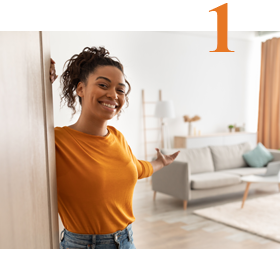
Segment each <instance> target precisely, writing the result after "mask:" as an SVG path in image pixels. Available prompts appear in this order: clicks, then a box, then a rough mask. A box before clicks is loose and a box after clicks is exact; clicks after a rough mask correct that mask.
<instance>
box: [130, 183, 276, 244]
mask: <svg viewBox="0 0 280 280" xmlns="http://www.w3.org/2000/svg"><path fill="white" fill-rule="evenodd" d="M273 193H279V189H278V186H277V185H275V186H274V185H272V186H270V187H268V188H267V189H266V191H265V192H264V191H263V190H262V191H260V190H256V191H254V190H253V191H250V192H249V194H248V198H247V200H249V199H252V198H256V197H260V196H265V195H270V194H273ZM242 197H243V193H240V194H237V195H236V194H235V195H228V196H223V197H218V198H214V199H204V200H199V201H190V202H189V203H188V208H187V210H183V201H181V200H178V199H175V198H173V197H171V196H168V195H165V194H161V193H157V195H156V201H153V191H152V188H151V185H150V183H147V181H146V180H140V181H138V183H137V185H136V187H135V192H134V197H133V211H134V216H135V218H136V221H135V222H134V223H133V237H134V243H135V246H136V248H137V249H208V248H209V249H210V248H211V249H254V248H258V249H262V248H264V249H280V243H277V242H274V241H272V240H269V239H265V238H263V237H260V236H257V235H254V234H251V233H248V232H244V231H242V230H239V229H236V228H232V227H229V226H226V225H224V224H220V223H218V222H215V221H212V220H208V219H206V218H203V217H200V216H197V215H194V214H192V212H193V211H194V210H196V209H201V208H206V207H210V206H215V205H220V204H225V203H227V202H233V201H240V203H241V201H242Z"/></svg>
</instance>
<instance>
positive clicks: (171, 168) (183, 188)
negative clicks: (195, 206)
mask: <svg viewBox="0 0 280 280" xmlns="http://www.w3.org/2000/svg"><path fill="white" fill-rule="evenodd" d="M152 189H153V190H154V191H156V192H162V193H165V194H169V195H172V196H174V197H176V198H179V199H182V200H188V199H189V191H190V167H189V165H188V163H187V162H181V161H173V163H171V164H170V165H167V166H165V167H163V168H162V169H160V170H158V171H157V172H155V173H154V174H153V175H152Z"/></svg>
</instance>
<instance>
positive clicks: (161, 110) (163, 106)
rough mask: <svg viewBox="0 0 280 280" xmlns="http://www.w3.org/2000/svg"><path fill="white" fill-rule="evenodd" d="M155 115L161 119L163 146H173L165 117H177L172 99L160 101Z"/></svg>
mask: <svg viewBox="0 0 280 280" xmlns="http://www.w3.org/2000/svg"><path fill="white" fill-rule="evenodd" d="M155 116H156V117H158V118H160V119H161V136H162V137H161V139H162V148H171V145H170V138H169V133H168V128H167V125H166V123H165V122H164V119H171V118H175V110H174V106H173V102H172V101H171V100H166V101H158V102H157V104H156V109H155Z"/></svg>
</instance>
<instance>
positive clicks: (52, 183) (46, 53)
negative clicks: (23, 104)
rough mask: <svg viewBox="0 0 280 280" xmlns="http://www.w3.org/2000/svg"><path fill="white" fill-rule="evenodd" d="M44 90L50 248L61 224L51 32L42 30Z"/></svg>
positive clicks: (56, 238)
mask: <svg viewBox="0 0 280 280" xmlns="http://www.w3.org/2000/svg"><path fill="white" fill-rule="evenodd" d="M40 45H41V65H42V86H43V89H42V92H43V102H44V106H43V108H44V127H45V140H46V160H47V162H46V167H47V170H46V171H47V180H48V205H49V217H50V227H49V228H50V239H51V240H50V248H52V249H58V248H59V226H58V206H57V186H56V160H55V135H54V118H53V98H52V84H51V82H50V80H49V69H50V57H51V53H50V33H49V32H47V31H40Z"/></svg>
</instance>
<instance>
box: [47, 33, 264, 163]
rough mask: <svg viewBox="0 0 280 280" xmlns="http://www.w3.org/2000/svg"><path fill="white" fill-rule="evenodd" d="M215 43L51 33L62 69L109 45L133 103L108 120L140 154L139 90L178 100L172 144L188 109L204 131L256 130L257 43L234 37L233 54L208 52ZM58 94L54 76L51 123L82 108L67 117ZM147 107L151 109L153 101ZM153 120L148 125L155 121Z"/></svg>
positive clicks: (167, 36)
mask: <svg viewBox="0 0 280 280" xmlns="http://www.w3.org/2000/svg"><path fill="white" fill-rule="evenodd" d="M210 33H211V32H209V34H210ZM212 33H213V32H212ZM210 35H213V34H210ZM216 44H217V39H216V36H205V32H202V34H201V36H200V35H199V34H198V32H194V33H193V34H192V33H191V32H186V33H183V32H178V33H176V32H51V55H52V58H53V59H54V60H55V61H56V69H57V74H58V75H61V73H62V68H63V64H64V63H65V61H66V60H67V59H69V58H70V57H71V56H72V55H74V54H77V53H79V52H81V51H82V49H83V48H84V47H86V46H105V47H106V48H107V49H108V50H109V51H110V54H111V55H112V56H116V57H118V58H119V59H120V61H121V62H122V63H123V65H124V70H125V74H126V77H127V79H128V81H129V82H130V84H131V86H132V91H131V93H130V101H129V107H128V108H127V109H125V112H124V113H123V114H122V116H121V117H120V120H118V121H117V119H116V117H115V118H114V119H113V120H110V121H109V122H108V124H109V125H113V126H115V127H116V128H117V129H119V130H120V131H121V132H122V133H123V134H124V136H125V137H126V139H127V141H128V143H129V145H130V146H131V148H132V151H133V152H134V154H135V155H136V156H137V157H138V158H139V159H143V158H144V136H143V120H142V103H141V90H142V89H144V90H145V94H146V96H147V99H148V100H150V101H153V100H157V98H158V91H159V89H161V90H162V96H163V100H173V103H174V107H175V111H176V118H175V119H170V120H168V127H169V134H170V138H171V143H173V136H174V135H177V136H184V135H186V134H187V130H188V125H187V123H184V121H183V115H189V116H191V117H192V116H194V115H199V116H200V117H201V120H200V121H197V122H195V123H193V126H194V127H195V128H196V131H198V130H200V131H201V134H209V133H218V132H227V131H228V129H227V127H228V125H229V124H236V125H238V126H242V125H243V123H245V125H246V130H247V131H249V132H256V131H257V118H258V95H259V76H260V51H261V45H260V42H257V41H254V40H246V39H244V38H243V39H238V38H230V39H229V42H228V47H229V49H230V50H233V51H235V52H233V53H213V52H210V51H212V50H215V49H216ZM60 92H61V90H60V87H59V82H58V81H56V82H55V83H54V84H53V95H54V96H53V100H54V124H55V126H66V125H70V124H72V123H74V122H75V121H76V120H77V119H78V114H77V115H76V116H75V117H74V118H73V119H72V120H70V118H71V110H70V109H69V108H67V107H66V106H64V107H63V108H62V109H60V98H59V94H60ZM149 106H150V107H149ZM146 109H147V110H148V113H153V109H154V107H153V106H152V105H147V106H146ZM154 121H155V120H152V119H151V120H150V123H148V126H154V125H155V124H154V123H152V122H154ZM157 136H158V135H152V134H150V135H149V137H152V138H153V137H157Z"/></svg>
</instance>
